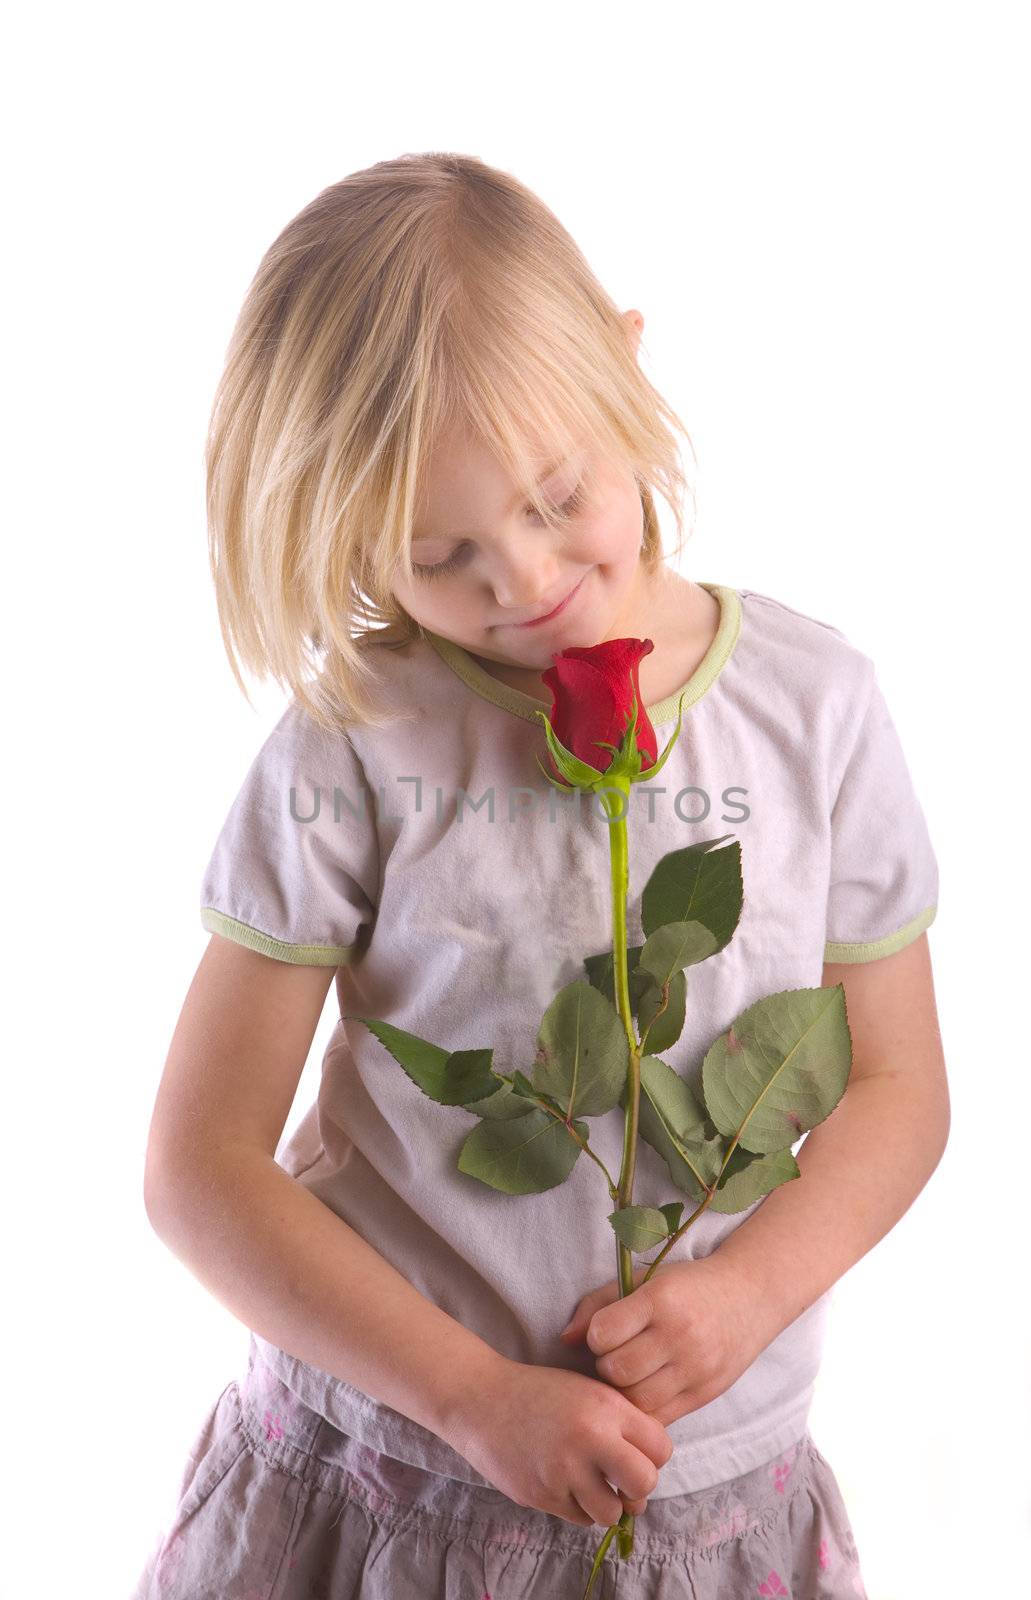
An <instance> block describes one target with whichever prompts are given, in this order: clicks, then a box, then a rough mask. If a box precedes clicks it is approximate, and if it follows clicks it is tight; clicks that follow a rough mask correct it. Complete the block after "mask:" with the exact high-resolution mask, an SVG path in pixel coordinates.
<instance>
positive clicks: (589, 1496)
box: [576, 1467, 624, 1528]
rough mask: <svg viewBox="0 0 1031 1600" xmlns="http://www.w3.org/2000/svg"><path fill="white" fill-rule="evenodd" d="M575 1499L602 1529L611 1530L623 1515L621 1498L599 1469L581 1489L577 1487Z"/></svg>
mask: <svg viewBox="0 0 1031 1600" xmlns="http://www.w3.org/2000/svg"><path fill="white" fill-rule="evenodd" d="M576 1498H577V1499H578V1500H579V1502H580V1504H581V1505H582V1506H583V1508H584V1510H585V1511H586V1512H587V1514H588V1515H589V1516H590V1517H592V1518H593V1520H594V1521H595V1522H597V1523H600V1525H601V1526H602V1527H603V1528H612V1527H614V1526H615V1524H616V1523H617V1522H618V1521H619V1519H620V1517H621V1516H622V1515H623V1510H624V1507H623V1500H622V1496H621V1495H619V1494H618V1493H617V1491H616V1490H615V1489H614V1488H613V1487H612V1484H611V1483H609V1482H608V1481H607V1479H606V1477H605V1475H604V1474H603V1473H602V1471H601V1468H600V1467H599V1468H598V1469H597V1471H596V1472H595V1473H594V1475H593V1476H592V1477H591V1478H590V1479H589V1480H588V1482H587V1483H586V1484H584V1485H583V1486H582V1487H580V1486H578V1487H577V1490H576Z"/></svg>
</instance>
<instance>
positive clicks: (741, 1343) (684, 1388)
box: [561, 1250, 773, 1427]
mask: <svg viewBox="0 0 1031 1600" xmlns="http://www.w3.org/2000/svg"><path fill="white" fill-rule="evenodd" d="M647 1270H648V1268H647V1266H640V1267H635V1268H634V1284H635V1287H634V1289H633V1291H632V1293H630V1294H628V1295H626V1296H624V1297H623V1298H622V1299H620V1295H619V1283H618V1280H617V1279H613V1280H612V1282H611V1283H606V1284H604V1285H602V1287H601V1288H599V1289H594V1290H592V1291H591V1293H590V1294H587V1295H585V1296H584V1298H583V1299H582V1300H581V1301H580V1304H579V1305H578V1306H577V1308H576V1310H575V1311H574V1313H573V1316H572V1318H571V1320H570V1323H569V1326H568V1327H567V1328H566V1329H564V1330H563V1332H562V1334H561V1338H562V1339H563V1340H564V1341H565V1342H566V1343H567V1344H574V1343H576V1342H577V1341H579V1340H582V1339H585V1338H586V1342H587V1345H588V1346H589V1348H590V1349H591V1350H593V1351H594V1354H595V1356H596V1357H597V1358H598V1359H597V1360H596V1362H595V1371H596V1372H597V1374H598V1376H599V1378H603V1379H604V1380H605V1381H606V1382H608V1383H612V1384H615V1385H616V1387H617V1388H618V1389H619V1390H620V1391H621V1393H622V1394H624V1395H625V1396H626V1398H627V1399H628V1400H631V1401H632V1402H633V1404H634V1405H635V1406H639V1407H640V1409H641V1410H642V1411H643V1412H645V1413H646V1414H647V1415H648V1416H651V1417H654V1418H655V1420H656V1421H657V1422H661V1423H662V1424H663V1426H664V1427H668V1426H669V1424H670V1423H671V1422H676V1420H677V1418H678V1417H683V1416H686V1415H687V1413H688V1412H690V1411H697V1410H699V1409H700V1407H702V1406H705V1405H708V1404H709V1402H710V1401H712V1400H716V1399H717V1398H718V1397H719V1396H720V1395H721V1394H724V1393H725V1392H726V1391H727V1390H728V1389H729V1388H730V1386H731V1384H733V1383H736V1382H737V1380H738V1378H740V1376H741V1374H742V1373H743V1372H745V1371H746V1370H747V1369H748V1368H749V1367H750V1366H751V1365H752V1362H753V1361H754V1360H755V1358H756V1356H757V1355H759V1354H760V1352H761V1351H762V1350H764V1349H765V1348H766V1346H767V1344H769V1342H770V1340H771V1338H772V1337H773V1333H772V1331H771V1330H768V1328H767V1325H766V1324H765V1323H764V1321H763V1319H762V1316H761V1314H760V1313H761V1306H760V1304H759V1303H758V1302H759V1297H758V1291H757V1289H756V1286H755V1285H754V1284H753V1283H751V1282H749V1281H746V1280H745V1279H744V1278H743V1277H742V1276H741V1275H740V1274H739V1273H738V1271H737V1269H736V1268H735V1267H734V1266H733V1265H732V1263H731V1262H730V1261H729V1258H725V1259H722V1260H721V1258H720V1255H719V1251H718V1250H717V1251H714V1252H713V1254H712V1255H710V1256H702V1257H700V1258H699V1259H698V1260H697V1261H668V1262H663V1264H662V1265H661V1266H660V1267H657V1268H656V1270H655V1272H654V1273H653V1274H652V1276H651V1277H650V1278H649V1280H648V1282H647V1283H642V1279H643V1278H644V1275H645V1273H646V1272H647Z"/></svg>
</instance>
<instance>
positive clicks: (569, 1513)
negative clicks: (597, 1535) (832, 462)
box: [559, 1489, 594, 1528]
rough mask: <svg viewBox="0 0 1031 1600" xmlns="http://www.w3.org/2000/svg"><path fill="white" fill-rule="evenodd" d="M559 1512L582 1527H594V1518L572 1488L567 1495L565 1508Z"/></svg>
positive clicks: (567, 1519)
mask: <svg viewBox="0 0 1031 1600" xmlns="http://www.w3.org/2000/svg"><path fill="white" fill-rule="evenodd" d="M559 1514H560V1516H562V1517H564V1518H565V1520H566V1521H567V1522H575V1523H577V1524H578V1526H579V1527H581V1528H593V1526H594V1518H593V1517H592V1516H591V1515H590V1513H589V1512H587V1511H585V1510H584V1508H583V1506H582V1505H581V1504H580V1502H579V1500H578V1499H577V1498H576V1495H575V1494H574V1493H573V1491H572V1489H570V1490H569V1492H568V1494H567V1495H566V1499H565V1508H564V1510H563V1511H561V1512H560V1513H559Z"/></svg>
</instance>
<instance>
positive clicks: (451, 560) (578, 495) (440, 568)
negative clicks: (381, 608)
mask: <svg viewBox="0 0 1031 1600" xmlns="http://www.w3.org/2000/svg"><path fill="white" fill-rule="evenodd" d="M583 502H584V493H583V484H582V483H578V484H577V486H576V488H575V489H574V490H573V492H572V494H571V495H570V496H569V499H568V500H564V501H563V502H562V505H561V506H560V507H559V509H560V510H561V511H562V512H563V514H564V515H565V516H567V517H571V516H575V515H576V513H577V512H578V511H579V510H580V508H581V506H582V505H583ZM463 548H464V547H463V546H462V545H459V547H458V549H457V550H456V551H455V553H454V555H451V556H448V558H447V560H446V561H438V562H437V564H436V566H433V567H422V566H420V565H419V563H418V562H417V561H413V562H412V571H413V572H414V573H415V574H416V576H417V577H419V578H443V577H445V576H446V575H447V574H448V573H449V572H454V571H455V570H456V569H457V568H458V567H460V566H461V565H462V561H461V555H462V551H463Z"/></svg>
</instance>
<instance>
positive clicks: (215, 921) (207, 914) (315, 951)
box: [200, 906, 368, 967]
mask: <svg viewBox="0 0 1031 1600" xmlns="http://www.w3.org/2000/svg"><path fill="white" fill-rule="evenodd" d="M200 920H201V926H202V927H204V928H207V930H208V932H209V933H220V934H221V935H222V937H223V938H225V939H232V940H233V942H234V944H243V945H246V946H247V948H248V950H257V951H259V952H260V954H261V955H263V956H272V957H273V959H274V960H276V961H290V962H292V963H293V965H294V966H297V967H347V966H352V965H353V964H354V962H356V961H357V960H358V958H359V956H360V955H361V954H362V952H363V951H364V949H365V947H366V945H367V944H368V937H367V930H366V928H365V926H364V925H363V927H362V932H361V934H360V935H359V937H358V938H357V939H356V940H355V942H354V944H287V942H286V940H285V939H273V938H272V936H271V934H268V933H262V932H261V931H260V930H259V929H258V928H252V927H250V926H249V924H248V923H246V922H238V921H237V919H236V918H235V917H227V916H226V914H225V912H223V911H216V910H215V908H214V907H213V906H202V907H201V913H200Z"/></svg>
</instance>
